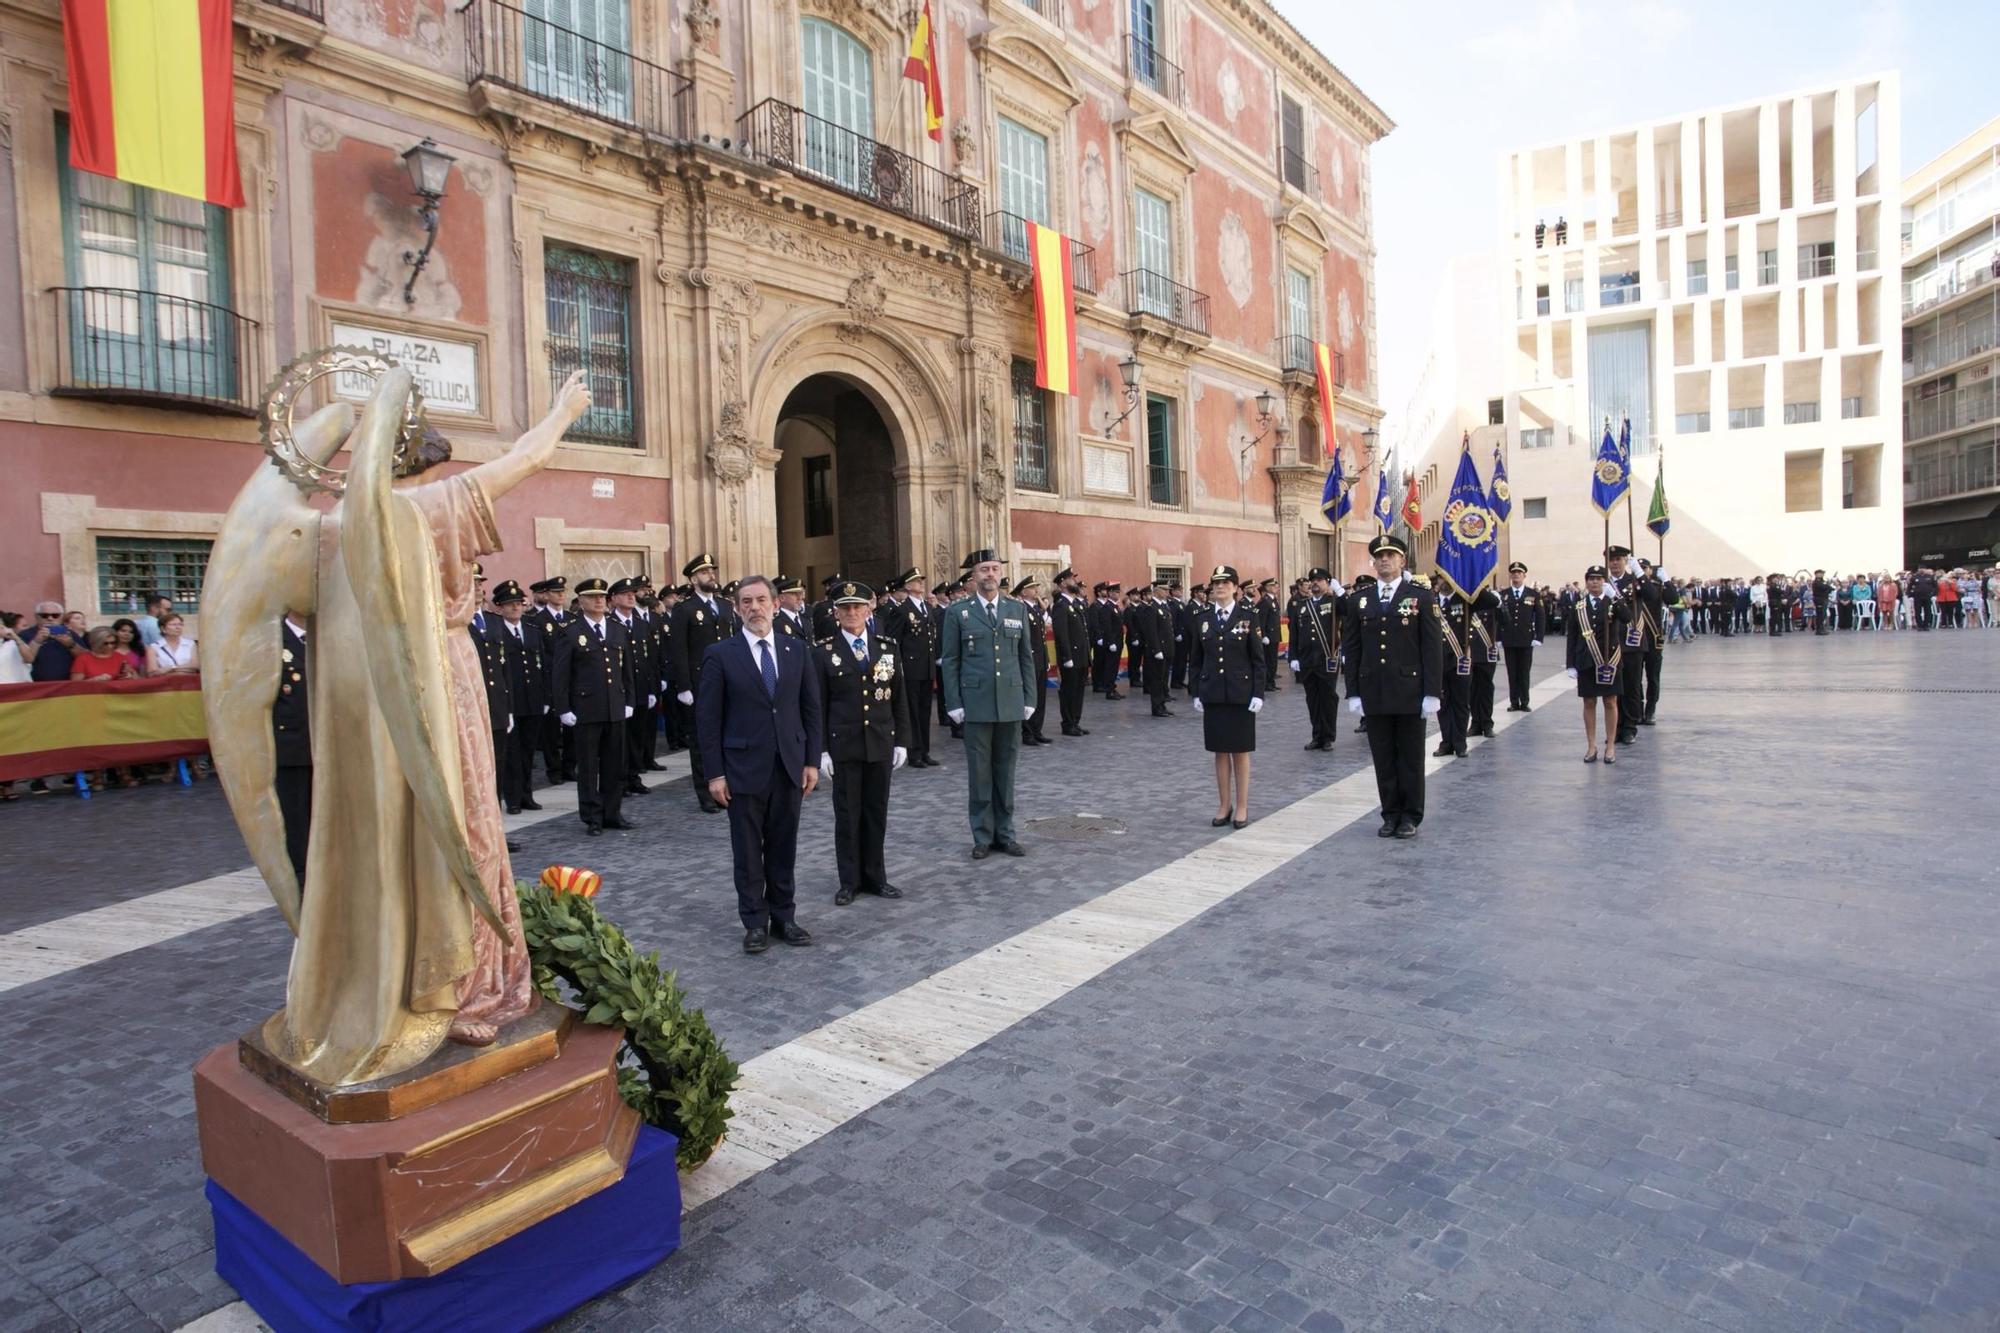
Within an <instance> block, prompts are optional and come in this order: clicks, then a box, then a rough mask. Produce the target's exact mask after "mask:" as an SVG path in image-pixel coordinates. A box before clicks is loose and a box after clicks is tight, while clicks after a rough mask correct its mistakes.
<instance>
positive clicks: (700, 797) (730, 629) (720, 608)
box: [667, 552, 736, 815]
mask: <svg viewBox="0 0 2000 1333" xmlns="http://www.w3.org/2000/svg"><path fill="white" fill-rule="evenodd" d="M681 577H682V578H684V579H686V580H688V583H689V585H690V595H689V596H687V597H684V598H682V599H681V601H680V604H679V605H677V606H675V607H674V614H673V618H672V630H671V634H672V644H671V648H670V655H669V659H668V665H669V667H670V668H671V670H669V671H668V672H667V685H668V688H670V689H672V690H673V691H674V698H675V700H676V701H677V702H678V703H679V704H680V706H681V734H682V735H683V736H685V737H687V738H688V740H689V742H690V744H689V745H688V766H689V769H690V771H691V773H692V776H693V779H694V794H695V800H696V801H697V802H698V803H699V804H700V806H701V808H702V810H703V811H704V812H705V813H707V814H711V815H713V814H719V813H721V811H722V807H721V806H720V805H718V804H717V803H716V800H715V798H714V797H713V796H711V795H709V792H708V780H709V779H710V778H711V777H715V776H717V775H716V774H713V773H707V772H704V771H703V768H702V758H701V747H700V746H699V745H695V744H693V743H692V742H693V739H694V734H695V731H694V699H695V691H696V690H697V689H699V688H700V685H701V659H702V657H703V655H704V654H706V653H707V652H708V648H709V645H710V644H714V643H721V642H722V641H723V640H725V639H727V638H728V637H729V636H730V635H732V634H734V633H736V611H735V608H733V607H731V606H730V605H729V603H728V602H727V601H726V600H724V599H723V598H722V597H721V596H719V595H718V594H717V590H716V586H715V585H716V583H717V580H718V578H719V576H718V575H717V573H716V571H715V557H714V556H712V555H709V554H708V553H707V552H703V553H702V554H700V555H698V556H696V557H695V558H694V559H692V560H690V561H688V562H687V564H686V565H684V566H682V567H681Z"/></svg>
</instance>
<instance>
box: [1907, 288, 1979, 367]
mask: <svg viewBox="0 0 2000 1333" xmlns="http://www.w3.org/2000/svg"><path fill="white" fill-rule="evenodd" d="M1915 343H1916V347H1915V355H1913V356H1912V357H1911V358H1910V359H1909V360H1907V361H1905V362H1904V363H1903V378H1904V379H1906V380H1907V379H1915V378H1916V377H1917V376H1919V375H1928V374H1930V372H1932V371H1933V370H1936V369H1937V368H1938V367H1939V366H1948V365H1950V364H1952V363H1953V362H1954V361H1963V360H1965V358H1967V357H1969V356H1978V355H1979V354H1980V353H1981V352H1990V351H1992V350H1993V348H1994V346H1995V345H1996V344H2000V302H1995V303H1994V308H1992V309H1989V310H1988V311H1987V313H1986V316H1985V317H1984V318H1983V319H1972V320H1969V321H1967V322H1966V323H1963V324H1960V325H1958V326H1957V327H1956V328H1953V329H1951V330H1950V331H1948V332H1943V333H1939V334H1937V335H1936V336H1932V337H1926V336H1922V335H1916V336H1915Z"/></svg>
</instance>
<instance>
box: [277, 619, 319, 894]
mask: <svg viewBox="0 0 2000 1333" xmlns="http://www.w3.org/2000/svg"><path fill="white" fill-rule="evenodd" d="M284 642H285V647H284V651H283V652H281V653H280V654H279V658H278V698H277V700H276V702H274V703H273V704H272V705H271V739H272V741H273V742H274V743H275V744H276V746H277V751H278V755H277V758H278V769H277V774H276V781H277V793H278V812H279V813H280V814H282V815H283V816H284V819H285V853H286V855H288V856H289V857H291V861H292V870H293V871H294V872H296V873H297V875H298V877H299V888H300V890H301V891H303V890H304V889H305V884H306V835H307V833H308V832H309V830H310V829H311V828H312V799H313V755H312V709H311V707H310V706H309V705H308V701H307V697H306V676H307V671H308V667H307V665H306V627H305V623H304V622H303V621H300V620H298V619H295V618H294V617H293V616H292V615H291V614H290V613H287V614H286V616H285V624H284Z"/></svg>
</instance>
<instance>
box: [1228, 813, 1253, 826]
mask: <svg viewBox="0 0 2000 1333" xmlns="http://www.w3.org/2000/svg"><path fill="white" fill-rule="evenodd" d="M1229 822H1230V823H1232V824H1234V825H1235V826H1236V827H1237V828H1243V827H1245V826H1247V825H1248V824H1249V823H1250V817H1249V816H1248V815H1245V816H1244V817H1243V818H1241V819H1232V820H1230V821H1229Z"/></svg>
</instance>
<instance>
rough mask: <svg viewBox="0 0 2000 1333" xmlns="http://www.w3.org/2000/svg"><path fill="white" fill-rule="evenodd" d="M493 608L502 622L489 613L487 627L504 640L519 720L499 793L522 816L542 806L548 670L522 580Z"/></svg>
mask: <svg viewBox="0 0 2000 1333" xmlns="http://www.w3.org/2000/svg"><path fill="white" fill-rule="evenodd" d="M493 607H494V610H495V611H496V612H498V613H499V623H497V624H495V623H494V619H493V617H490V616H489V617H488V618H487V630H488V633H490V634H492V635H493V637H494V638H495V639H497V640H498V641H499V643H500V647H501V653H502V663H503V665H504V666H505V669H506V672H507V695H508V698H509V699H510V700H511V701H512V704H513V710H514V711H513V718H514V725H513V727H512V729H511V730H509V731H508V732H507V735H506V739H505V742H504V744H503V746H502V754H501V764H500V798H501V799H502V800H503V801H505V802H506V803H507V813H508V814H510V815H518V814H520V813H521V812H522V811H523V810H539V809H541V808H542V806H541V803H540V802H539V801H537V800H536V799H535V742H536V741H537V740H538V739H539V738H540V736H541V730H542V718H543V717H544V716H546V715H547V714H548V711H549V689H548V670H547V662H546V660H545V659H544V658H543V656H542V636H541V633H540V631H539V630H536V629H534V628H533V627H531V626H529V625H527V624H525V623H524V616H525V613H526V611H527V609H528V594H527V593H525V592H523V591H522V590H521V585H520V584H518V583H516V582H515V581H514V580H512V579H508V580H506V581H505V582H503V583H502V584H501V585H500V586H499V587H497V588H495V589H494V590H493Z"/></svg>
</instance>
